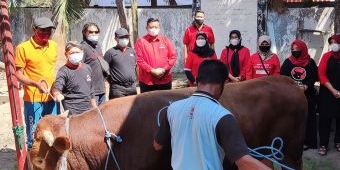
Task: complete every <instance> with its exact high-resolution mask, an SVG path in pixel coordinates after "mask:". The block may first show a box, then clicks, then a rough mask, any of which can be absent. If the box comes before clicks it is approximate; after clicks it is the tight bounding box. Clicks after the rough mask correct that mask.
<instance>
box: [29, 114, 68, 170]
mask: <svg viewBox="0 0 340 170" xmlns="http://www.w3.org/2000/svg"><path fill="white" fill-rule="evenodd" d="M65 119H66V118H65V117H64V116H45V117H43V118H42V119H41V120H40V121H39V123H38V125H37V129H36V131H35V134H34V143H33V146H32V149H31V151H30V153H29V156H30V160H31V164H32V167H33V169H34V170H56V169H57V168H58V164H59V160H60V157H61V155H62V154H63V153H64V152H65V151H67V150H69V149H70V147H71V143H70V140H69V138H68V137H67V135H66V130H65Z"/></svg>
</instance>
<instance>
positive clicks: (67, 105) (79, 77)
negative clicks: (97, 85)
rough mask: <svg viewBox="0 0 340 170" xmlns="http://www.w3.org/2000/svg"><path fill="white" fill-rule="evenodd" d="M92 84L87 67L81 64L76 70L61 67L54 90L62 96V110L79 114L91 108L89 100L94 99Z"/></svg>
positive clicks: (90, 74) (90, 71) (88, 67)
mask: <svg viewBox="0 0 340 170" xmlns="http://www.w3.org/2000/svg"><path fill="white" fill-rule="evenodd" d="M92 82H93V76H92V70H91V68H90V66H89V65H87V64H85V63H82V65H81V66H80V68H78V69H70V68H69V67H67V66H66V65H64V66H62V67H61V68H60V69H59V70H58V73H57V78H56V81H55V83H54V89H57V90H59V91H60V92H61V93H62V94H63V95H64V97H65V99H64V100H63V105H64V109H65V110H69V111H70V114H79V113H82V112H84V111H87V110H89V109H90V108H92V105H91V99H92V98H94V91H93V87H92Z"/></svg>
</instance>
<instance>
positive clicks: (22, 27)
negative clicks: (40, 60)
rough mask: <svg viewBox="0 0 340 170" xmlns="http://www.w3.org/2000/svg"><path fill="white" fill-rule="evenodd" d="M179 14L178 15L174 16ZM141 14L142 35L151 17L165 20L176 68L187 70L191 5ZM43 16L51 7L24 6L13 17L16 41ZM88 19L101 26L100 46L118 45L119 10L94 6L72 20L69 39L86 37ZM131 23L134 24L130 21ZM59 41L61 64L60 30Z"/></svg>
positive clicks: (163, 25) (61, 60)
mask: <svg viewBox="0 0 340 170" xmlns="http://www.w3.org/2000/svg"><path fill="white" fill-rule="evenodd" d="M126 14H127V18H128V19H129V20H130V21H131V12H130V10H126ZM174 14H176V15H174ZM138 15H139V22H138V23H139V25H138V30H139V36H143V35H144V34H146V29H145V27H146V20H147V19H148V18H150V17H154V18H159V19H160V23H161V34H165V35H167V36H168V37H170V38H171V39H172V40H173V43H174V45H175V47H176V50H177V55H178V60H177V62H176V65H175V67H174V69H173V71H175V72H181V71H182V70H183V43H182V39H183V34H184V29H185V28H186V27H187V26H188V25H189V24H190V23H191V21H192V20H191V8H190V9H186V8H171V9H148V8H142V9H139V10H138ZM39 16H48V17H49V16H51V11H50V10H49V9H48V8H23V9H22V10H20V12H19V13H18V14H17V15H16V16H14V17H12V18H11V30H12V34H13V44H14V45H17V44H18V43H20V42H22V41H25V40H26V39H28V38H29V37H30V35H31V33H32V29H31V23H32V21H33V19H34V18H36V17H39ZM87 22H95V23H97V24H98V25H99V27H100V29H101V34H100V40H99V41H100V42H101V43H100V45H101V46H102V49H103V52H105V51H106V50H107V49H109V48H111V47H113V46H114V45H116V42H115V40H114V32H115V30H116V29H117V28H119V27H120V24H119V18H118V15H117V10H116V9H115V8H90V9H87V10H86V12H85V15H84V17H83V19H82V20H80V21H79V22H77V23H71V25H70V34H69V36H68V37H67V38H65V39H67V40H76V41H81V40H82V34H81V31H82V28H83V25H84V24H85V23H87ZM129 25H131V23H129ZM53 39H54V40H56V41H57V43H58V44H59V60H58V63H59V64H58V65H59V66H60V65H62V64H63V63H64V62H65V57H64V56H63V49H64V45H65V44H64V42H62V35H61V33H59V31H58V30H57V31H56V32H55V35H54V37H53Z"/></svg>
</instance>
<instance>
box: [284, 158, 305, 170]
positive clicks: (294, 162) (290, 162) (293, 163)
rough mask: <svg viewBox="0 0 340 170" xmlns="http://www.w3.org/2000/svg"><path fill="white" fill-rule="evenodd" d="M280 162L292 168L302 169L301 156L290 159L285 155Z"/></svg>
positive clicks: (295, 169)
mask: <svg viewBox="0 0 340 170" xmlns="http://www.w3.org/2000/svg"><path fill="white" fill-rule="evenodd" d="M282 164H284V165H286V166H288V167H289V168H293V169H294V170H302V158H300V159H292V158H290V157H285V159H284V161H283V162H282ZM281 169H282V170H287V169H286V168H281Z"/></svg>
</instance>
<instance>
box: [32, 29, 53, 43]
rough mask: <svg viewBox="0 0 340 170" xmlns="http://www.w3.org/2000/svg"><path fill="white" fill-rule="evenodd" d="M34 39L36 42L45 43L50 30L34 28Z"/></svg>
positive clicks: (48, 37) (49, 35)
mask: <svg viewBox="0 0 340 170" xmlns="http://www.w3.org/2000/svg"><path fill="white" fill-rule="evenodd" d="M34 37H35V40H36V41H37V43H38V44H45V43H47V41H48V40H49V39H50V37H51V33H50V32H42V31H40V30H36V31H35V34H34Z"/></svg>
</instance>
